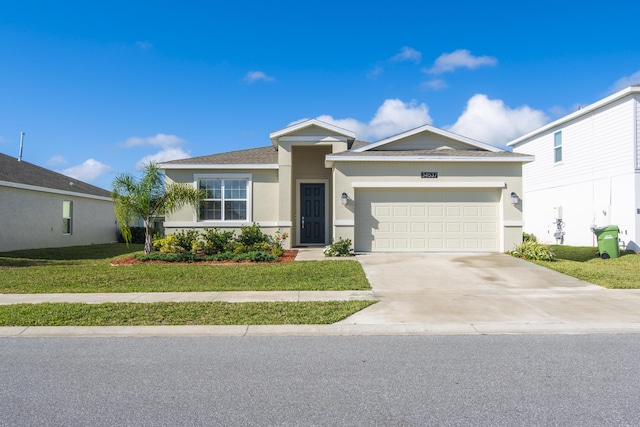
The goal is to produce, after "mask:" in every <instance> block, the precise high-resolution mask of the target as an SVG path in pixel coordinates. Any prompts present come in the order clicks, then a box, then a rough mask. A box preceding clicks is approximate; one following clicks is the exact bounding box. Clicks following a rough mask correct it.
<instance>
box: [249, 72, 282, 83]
mask: <svg viewBox="0 0 640 427" xmlns="http://www.w3.org/2000/svg"><path fill="white" fill-rule="evenodd" d="M274 80H275V79H274V78H273V77H271V76H268V75H266V74H265V73H263V72H262V71H249V72H248V73H247V75H246V76H244V80H243V81H244V82H245V83H246V84H248V85H250V84H253V83H255V82H272V81H274Z"/></svg>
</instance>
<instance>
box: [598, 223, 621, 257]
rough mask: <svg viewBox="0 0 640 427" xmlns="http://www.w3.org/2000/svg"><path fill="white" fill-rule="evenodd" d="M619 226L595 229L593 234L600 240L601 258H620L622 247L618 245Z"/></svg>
mask: <svg viewBox="0 0 640 427" xmlns="http://www.w3.org/2000/svg"><path fill="white" fill-rule="evenodd" d="M619 232H620V230H619V229H618V226H617V225H608V226H606V227H599V228H594V229H593V233H594V234H595V235H596V237H597V238H598V253H599V255H600V258H603V259H608V258H618V257H619V256H620V245H619V244H618V233H619Z"/></svg>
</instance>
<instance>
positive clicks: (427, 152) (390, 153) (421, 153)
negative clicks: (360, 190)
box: [331, 149, 528, 158]
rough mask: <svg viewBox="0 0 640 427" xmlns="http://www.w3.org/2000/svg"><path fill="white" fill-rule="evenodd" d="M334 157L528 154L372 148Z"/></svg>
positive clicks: (521, 155)
mask: <svg viewBox="0 0 640 427" xmlns="http://www.w3.org/2000/svg"><path fill="white" fill-rule="evenodd" d="M331 156H332V157H345V158H348V157H400V156H420V157H514V158H518V157H528V156H527V155H526V154H521V153H512V152H510V151H496V152H494V151H481V150H452V149H436V150H371V151H362V152H357V153H356V152H353V151H345V152H342V153H336V154H332V155H331Z"/></svg>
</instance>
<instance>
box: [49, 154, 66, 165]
mask: <svg viewBox="0 0 640 427" xmlns="http://www.w3.org/2000/svg"><path fill="white" fill-rule="evenodd" d="M67 163H68V162H67V159H65V158H64V157H62V156H53V157H51V158H50V159H49V160H47V164H48V165H49V166H62V165H66V164H67Z"/></svg>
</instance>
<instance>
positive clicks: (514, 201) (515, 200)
mask: <svg viewBox="0 0 640 427" xmlns="http://www.w3.org/2000/svg"><path fill="white" fill-rule="evenodd" d="M519 201H520V198H519V197H518V195H517V194H516V193H515V191H512V192H511V203H512V204H514V205H517V204H518V202H519Z"/></svg>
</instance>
